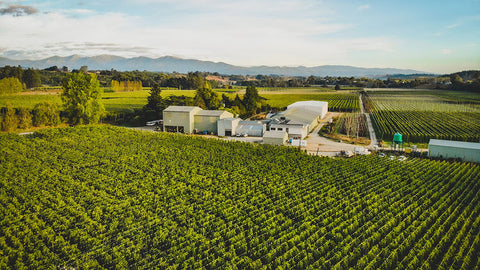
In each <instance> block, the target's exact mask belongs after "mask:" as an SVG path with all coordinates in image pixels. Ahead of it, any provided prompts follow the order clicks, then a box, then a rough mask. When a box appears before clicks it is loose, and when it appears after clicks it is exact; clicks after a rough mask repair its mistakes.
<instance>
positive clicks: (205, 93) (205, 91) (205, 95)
mask: <svg viewBox="0 0 480 270" xmlns="http://www.w3.org/2000/svg"><path fill="white" fill-rule="evenodd" d="M193 102H194V104H195V105H196V106H198V107H200V108H202V109H206V110H216V109H218V108H219V107H220V99H219V97H218V94H217V92H215V91H213V90H212V88H211V86H210V84H209V83H208V82H205V84H204V85H203V86H202V87H200V88H198V89H197V91H196V92H195V97H194V98H193Z"/></svg>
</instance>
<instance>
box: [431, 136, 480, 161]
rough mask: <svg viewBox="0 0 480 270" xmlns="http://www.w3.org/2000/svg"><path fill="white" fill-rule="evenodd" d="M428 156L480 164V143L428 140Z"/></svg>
mask: <svg viewBox="0 0 480 270" xmlns="http://www.w3.org/2000/svg"><path fill="white" fill-rule="evenodd" d="M428 155H429V156H431V157H439V158H445V159H447V158H459V159H461V160H463V161H470V162H478V163H480V143H473V142H462V141H450V140H437V139H430V142H429V143H428Z"/></svg>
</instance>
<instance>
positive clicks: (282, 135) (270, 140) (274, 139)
mask: <svg viewBox="0 0 480 270" xmlns="http://www.w3.org/2000/svg"><path fill="white" fill-rule="evenodd" d="M287 140H288V134H287V132H286V131H265V133H264V134H263V143H264V144H270V145H284V144H285V143H286V142H287Z"/></svg>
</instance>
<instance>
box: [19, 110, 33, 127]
mask: <svg viewBox="0 0 480 270" xmlns="http://www.w3.org/2000/svg"><path fill="white" fill-rule="evenodd" d="M31 126H32V114H31V113H30V110H29V109H27V108H20V109H19V110H18V127H19V128H21V129H27V128H30V127H31Z"/></svg>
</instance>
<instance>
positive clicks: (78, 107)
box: [61, 72, 105, 125]
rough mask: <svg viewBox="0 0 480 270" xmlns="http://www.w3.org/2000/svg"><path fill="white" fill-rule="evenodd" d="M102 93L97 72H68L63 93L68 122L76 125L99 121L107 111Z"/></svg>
mask: <svg viewBox="0 0 480 270" xmlns="http://www.w3.org/2000/svg"><path fill="white" fill-rule="evenodd" d="M102 94H103V91H102V90H101V89H100V84H99V82H98V80H97V76H96V75H95V74H92V75H88V74H86V73H84V72H79V73H72V74H68V75H67V78H66V79H65V81H64V83H63V92H62V95H61V97H62V101H63V107H64V109H65V113H66V115H67V118H68V122H69V123H70V124H74V125H77V124H90V123H97V122H98V121H99V120H100V117H101V116H102V114H103V112H104V111H105V108H104V106H103V101H102Z"/></svg>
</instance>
